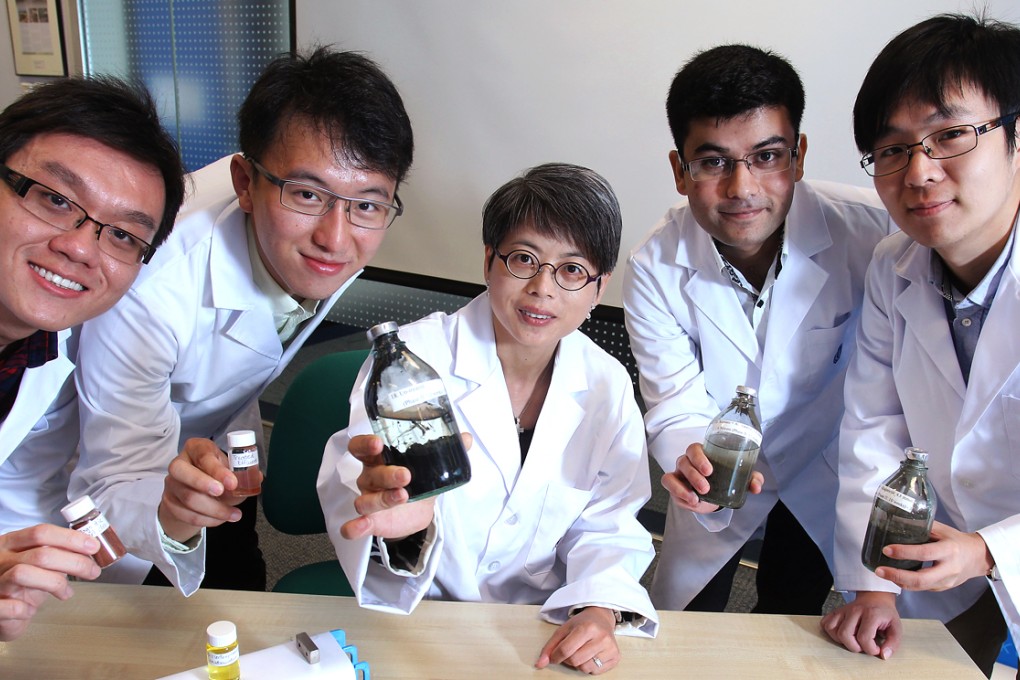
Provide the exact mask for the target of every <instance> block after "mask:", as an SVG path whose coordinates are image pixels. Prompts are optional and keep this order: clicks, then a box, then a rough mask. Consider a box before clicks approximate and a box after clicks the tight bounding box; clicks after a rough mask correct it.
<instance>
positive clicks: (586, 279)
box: [493, 248, 602, 291]
mask: <svg viewBox="0 0 1020 680" xmlns="http://www.w3.org/2000/svg"><path fill="white" fill-rule="evenodd" d="M493 251H494V252H495V253H496V257H498V258H499V259H501V260H503V264H505V265H506V270H507V271H508V272H510V275H511V276H513V277H514V278H517V279H533V278H535V277H536V276H538V273H539V272H540V271H542V267H549V268H550V269H552V272H553V280H554V281H555V282H556V285H558V286H559V287H560V288H562V289H563V290H570V291H576V290H581V289H582V288H584V287H585V286H587V285H588V284H589V283H591V282H592V281H598V280H599V279H601V278H602V275H601V274H599V275H598V276H592V275H591V274H589V273H588V270H587V269H586V268H585V266H584V265H583V264H581V263H579V262H561V263H560V264H558V265H554V264H552V263H550V262H539V261H538V256H537V255H535V253H533V252H531V251H530V250H523V249H518V250H511V251H510V252H509V253H507V254H506V255H504V254H503V253H501V252H499V251H498V250H496V249H495V248H493Z"/></svg>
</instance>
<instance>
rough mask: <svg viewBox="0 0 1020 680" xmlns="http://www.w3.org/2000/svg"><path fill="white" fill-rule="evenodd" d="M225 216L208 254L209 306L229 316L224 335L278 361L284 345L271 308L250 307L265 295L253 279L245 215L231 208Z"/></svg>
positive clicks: (217, 225) (219, 222) (214, 231)
mask: <svg viewBox="0 0 1020 680" xmlns="http://www.w3.org/2000/svg"><path fill="white" fill-rule="evenodd" d="M224 215H226V217H225V218H224V217H223V216H221V217H220V218H219V219H218V220H217V223H216V228H214V229H213V237H212V243H211V245H210V253H209V279H210V282H211V286H210V290H211V295H212V300H209V301H206V303H211V304H212V305H213V306H214V307H215V308H216V313H217V314H218V315H226V316H227V317H228V318H227V320H226V321H225V322H224V324H222V328H223V332H224V334H226V335H227V336H228V337H230V338H232V339H233V340H236V341H237V342H239V343H240V344H242V345H244V346H245V347H248V348H249V349H251V350H252V351H253V352H256V353H258V354H261V355H263V356H266V357H270V358H271V359H273V360H279V358H280V356H281V354H282V352H283V345H282V344H281V343H280V338H279V336H277V334H276V326H275V324H274V323H273V314H272V312H271V311H270V309H269V306H268V305H255V306H254V307H253V306H252V305H251V300H252V299H261V298H262V295H261V293H260V292H259V291H258V287H257V286H256V285H255V281H254V279H253V277H252V271H251V260H250V258H249V256H248V235H247V228H246V226H245V213H244V212H242V211H240V210H233V211H232V210H231V208H230V207H228V208H227V210H226V211H225V212H224Z"/></svg>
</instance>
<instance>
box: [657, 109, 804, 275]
mask: <svg viewBox="0 0 1020 680" xmlns="http://www.w3.org/2000/svg"><path fill="white" fill-rule="evenodd" d="M793 146H797V147H798V150H799V152H798V156H797V158H795V159H794V160H793V163H792V164H791V166H790V168H789V169H788V170H783V171H781V172H774V173H769V174H765V175H753V174H751V172H750V171H749V170H748V168H747V166H746V165H745V164H743V163H737V164H735V166H734V168H733V174H731V175H730V176H729V177H724V178H722V179H715V180H706V181H701V182H695V181H694V180H692V179H691V177H690V175H689V174H687V173H686V172H685V171H684V170H683V168H682V167H681V163H682V161H681V160H680V157H679V155H678V154H677V153H676V152H670V163H671V164H672V165H673V175H674V178H675V179H676V188H677V191H679V192H680V193H681V194H683V195H684V196H687V199H688V201H689V203H690V209H691V212H692V213H693V214H694V218H695V219H696V220H697V221H698V225H699V226H700V227H701V228H702V229H704V230H705V231H706V232H708V233H709V234H710V235H711V236H712V237H713V238H714V239H716V240H717V241H719V243H720V244H721V246H722V247H721V248H720V250H721V251H722V252H723V254H724V255H726V256H727V257H731V254H732V257H734V258H736V259H739V260H747V259H753V258H754V257H755V256H756V255H757V254H758V252H759V251H762V252H765V251H763V250H762V247H763V246H764V245H765V243H766V242H768V240H769V237H771V236H772V235H773V234H774V233H776V230H777V229H779V227H780V225H782V224H783V222H784V221H785V220H786V213H787V212H789V210H790V204H791V203H792V202H793V188H794V184H796V183H797V182H798V181H800V179H801V178H802V177H803V176H804V156H805V155H806V154H807V141H806V139H805V137H804V136H803V135H801V136H800V139H799V140H798V139H796V138H795V136H794V131H793V124H792V123H791V122H790V116H789V115H788V114H787V112H786V109H785V107H765V108H760V109H754V110H753V111H750V112H748V113H746V114H741V115H739V116H736V117H735V118H727V119H715V118H698V119H695V120H692V121H691V124H690V131H689V132H688V134H687V138H686V139H685V140H684V148H683V157H684V160H685V161H693V160H697V159H699V158H707V157H712V156H723V157H727V158H743V157H745V156H746V155H747V154H750V153H753V152H755V151H762V150H765V149H774V148H780V147H793ZM765 250H767V251H768V252H766V253H765V256H766V257H767V258H768V259H769V260H770V261H771V259H772V257H773V256H774V252H773V251H771V250H768V249H765ZM727 251H729V252H727Z"/></svg>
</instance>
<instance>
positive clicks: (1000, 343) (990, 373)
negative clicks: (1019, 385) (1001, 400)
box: [957, 243, 1020, 439]
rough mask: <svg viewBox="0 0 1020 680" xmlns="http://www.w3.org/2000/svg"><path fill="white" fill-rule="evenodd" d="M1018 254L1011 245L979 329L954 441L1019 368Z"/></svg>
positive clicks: (1019, 278) (1019, 306)
mask: <svg viewBox="0 0 1020 680" xmlns="http://www.w3.org/2000/svg"><path fill="white" fill-rule="evenodd" d="M1018 252H1020V247H1018V246H1017V245H1016V244H1015V243H1014V245H1013V253H1012V255H1011V256H1010V260H1009V262H1008V263H1007V266H1006V271H1004V272H1003V274H1002V279H1001V280H1000V281H999V289H998V291H997V292H996V294H995V300H994V301H993V302H992V307H991V309H990V310H989V312H988V316H987V317H986V318H985V323H984V326H983V327H982V328H981V337H980V339H979V340H978V346H977V351H976V352H975V353H974V363H973V364H972V365H971V368H970V380H969V381H968V387H967V397H966V400H965V401H964V406H963V413H962V414H961V417H960V426H959V427H958V428H957V439H959V438H960V437H962V436H963V435H964V434H966V433H967V432H970V431H971V430H972V429H973V428H974V427H975V426H976V424H977V421H978V419H979V418H980V417H981V415H982V414H983V413H984V412H985V411H986V410H987V409H988V407H989V406H990V405H991V404H992V402H993V400H995V398H996V397H997V396H998V395H999V394H1000V393H1001V392H1002V388H1003V385H1004V384H1005V383H1006V381H1007V380H1009V379H1011V378H1012V377H1013V375H1014V374H1015V373H1016V372H1017V367H1018V366H1020V340H1018V339H1017V333H1016V324H1017V318H1018V317H1020V259H1018Z"/></svg>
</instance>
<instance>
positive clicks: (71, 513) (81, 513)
mask: <svg viewBox="0 0 1020 680" xmlns="http://www.w3.org/2000/svg"><path fill="white" fill-rule="evenodd" d="M60 514H62V515H63V516H64V519H65V520H67V523H68V525H69V526H70V527H71V528H72V529H74V530H76V531H80V532H82V533H83V534H88V535H89V536H93V537H95V539H96V540H98V541H99V552H97V553H96V554H95V555H93V556H92V559H94V560H95V561H96V564H98V565H99V566H100V567H102V568H105V567H108V566H110V565H111V564H113V563H114V562H116V561H117V560H119V559H120V558H122V557H124V555H126V554H127V549H126V548H125V547H124V544H123V543H121V542H120V539H119V538H117V532H116V531H114V530H113V527H111V526H110V523H109V522H108V521H107V520H106V515H104V514H103V513H102V512H101V511H100V510H99V508H97V507H96V504H95V503H94V502H92V498H91V497H90V496H82V497H81V498H79V499H77V500H73V501H71V502H70V503H68V504H67V505H65V506H64V507H63V508H61V509H60Z"/></svg>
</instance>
